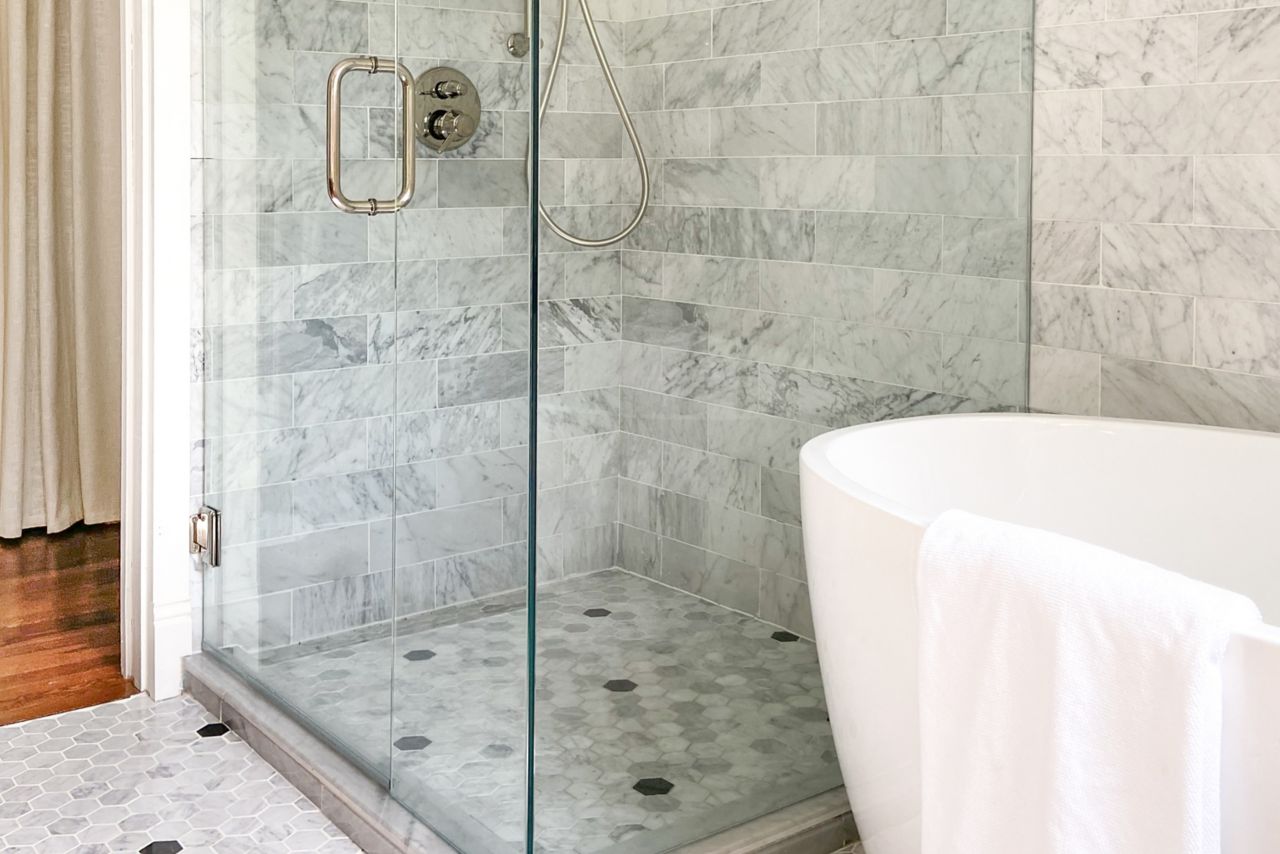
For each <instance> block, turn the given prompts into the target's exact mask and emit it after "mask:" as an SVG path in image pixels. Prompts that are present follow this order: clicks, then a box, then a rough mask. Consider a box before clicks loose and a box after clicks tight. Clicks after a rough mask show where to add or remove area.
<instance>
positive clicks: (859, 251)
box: [813, 212, 942, 271]
mask: <svg viewBox="0 0 1280 854" xmlns="http://www.w3.org/2000/svg"><path fill="white" fill-rule="evenodd" d="M813 260H815V261H817V262H818V263H819V264H840V265H849V266H857V267H878V268H888V269H897V270H920V271H936V270H938V269H939V268H940V266H941V263H942V217H940V216H921V215H916V214H897V213H883V214H880V213H825V212H819V213H818V215H817V245H816V249H815V251H814V258H813Z"/></svg>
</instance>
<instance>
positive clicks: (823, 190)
mask: <svg viewBox="0 0 1280 854" xmlns="http://www.w3.org/2000/svg"><path fill="white" fill-rule="evenodd" d="M877 162H878V161H877V159H876V158H874V157H785V158H782V157H771V158H766V159H764V160H762V161H761V168H760V189H761V203H762V204H763V206H764V207H767V208H794V209H800V210H853V211H868V210H877V209H879V208H877V207H876V204H875V202H876V181H877V172H876V169H877Z"/></svg>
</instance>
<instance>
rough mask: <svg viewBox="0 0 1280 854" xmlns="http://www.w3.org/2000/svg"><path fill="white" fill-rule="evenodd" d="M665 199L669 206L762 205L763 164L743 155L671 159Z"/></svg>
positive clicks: (666, 173)
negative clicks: (761, 171)
mask: <svg viewBox="0 0 1280 854" xmlns="http://www.w3.org/2000/svg"><path fill="white" fill-rule="evenodd" d="M662 198H663V199H664V200H665V202H666V203H667V204H670V205H722V206H739V207H749V206H759V205H760V202H761V199H760V163H759V161H757V160H753V159H750V158H742V157H734V158H715V159H702V158H682V159H679V160H668V161H666V162H665V163H664V164H663V168H662Z"/></svg>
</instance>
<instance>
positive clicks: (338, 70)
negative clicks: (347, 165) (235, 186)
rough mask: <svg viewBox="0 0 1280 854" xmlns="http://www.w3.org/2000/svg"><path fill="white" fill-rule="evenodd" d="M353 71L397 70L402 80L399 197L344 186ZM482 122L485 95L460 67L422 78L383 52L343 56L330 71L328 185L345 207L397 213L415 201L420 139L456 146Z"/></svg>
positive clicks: (342, 208) (443, 146) (332, 197)
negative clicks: (345, 102)
mask: <svg viewBox="0 0 1280 854" xmlns="http://www.w3.org/2000/svg"><path fill="white" fill-rule="evenodd" d="M353 71H367V72H368V73H370V74H382V73H386V74H391V73H394V74H395V75H396V77H397V78H398V79H399V81H400V94H401V107H400V120H401V139H400V142H399V145H398V148H399V149H400V193H399V194H398V195H397V196H396V197H395V198H394V199H368V200H367V201H360V200H355V199H350V198H348V197H347V196H346V194H345V193H343V192H342V79H343V78H344V77H346V76H347V75H348V74H350V73H351V72H353ZM479 127H480V95H479V93H478V92H477V90H476V87H475V84H474V83H472V82H471V80H470V79H468V78H467V76H466V75H465V74H463V73H462V72H461V71H458V70H457V69H454V68H445V67H440V68H432V69H429V70H427V71H424V72H423V73H422V75H421V76H419V77H418V78H417V79H416V80H415V79H414V76H413V73H412V72H410V71H409V69H408V68H406V67H405V66H404V65H403V64H402V63H400V62H397V61H396V60H394V59H388V58H386V57H380V56H354V57H349V58H347V59H342V60H339V61H338V62H337V64H335V65H334V66H333V70H332V71H330V72H329V82H328V85H327V87H326V92H325V160H326V164H327V172H326V181H325V183H326V190H327V192H328V195H329V201H331V202H333V205H334V207H336V208H337V209H338V210H340V211H342V212H344V213H358V214H368V215H369V216H377V215H378V214H383V213H395V212H396V211H399V210H403V209H404V208H406V207H408V206H409V203H410V202H411V201H413V194H414V190H415V189H416V186H415V185H416V183H417V158H416V157H415V154H416V150H415V143H416V142H417V141H418V140H422V142H423V143H424V144H425V145H426V146H427V147H428V148H431V149H432V150H434V151H452V150H453V149H455V148H457V147H458V146H460V145H462V144H463V143H465V142H466V141H467V140H469V139H471V137H472V136H474V135H475V132H476V129H477V128H479Z"/></svg>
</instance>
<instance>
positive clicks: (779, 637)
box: [769, 632, 800, 643]
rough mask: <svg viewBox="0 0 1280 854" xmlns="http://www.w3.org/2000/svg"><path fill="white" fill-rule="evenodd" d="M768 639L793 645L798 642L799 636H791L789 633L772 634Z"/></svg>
mask: <svg viewBox="0 0 1280 854" xmlns="http://www.w3.org/2000/svg"><path fill="white" fill-rule="evenodd" d="M769 637H771V638H773V639H774V640H776V641H777V642H778V643H795V642H796V641H798V640H800V636H799V635H795V634H792V633H791V632H774V633H773V634H771V635H769Z"/></svg>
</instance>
